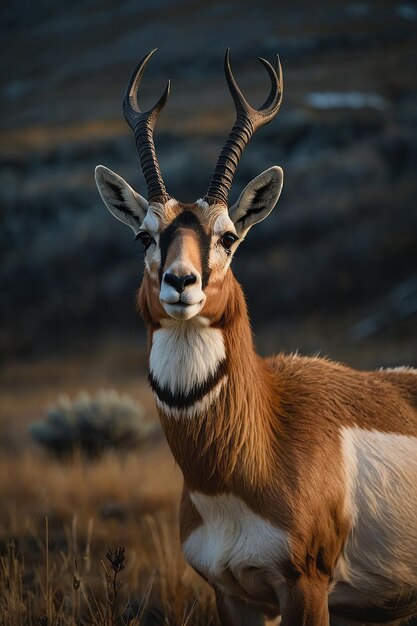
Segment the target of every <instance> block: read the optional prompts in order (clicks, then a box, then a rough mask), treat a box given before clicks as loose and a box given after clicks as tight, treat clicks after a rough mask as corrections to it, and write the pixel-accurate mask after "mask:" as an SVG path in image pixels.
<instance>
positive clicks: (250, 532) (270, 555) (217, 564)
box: [183, 492, 289, 594]
mask: <svg viewBox="0 0 417 626" xmlns="http://www.w3.org/2000/svg"><path fill="white" fill-rule="evenodd" d="M190 497H191V500H192V502H193V504H194V506H195V507H196V509H197V510H198V512H199V514H200V515H201V517H202V519H203V524H202V525H201V526H199V527H198V528H197V529H196V530H194V532H193V533H192V534H191V535H190V536H189V537H188V539H187V540H186V541H185V542H184V544H183V550H184V553H185V556H186V558H187V560H188V562H189V563H190V564H191V565H192V566H193V567H195V568H196V569H197V570H198V571H200V572H202V573H203V574H204V575H205V576H206V577H207V578H208V579H209V580H212V581H218V582H220V583H221V582H222V581H224V580H226V579H227V576H226V577H225V576H223V574H224V573H225V572H226V571H229V572H230V573H231V574H232V576H233V578H234V579H235V580H236V581H237V582H238V583H239V584H240V585H241V586H242V587H243V589H245V591H247V592H248V594H251V593H252V592H253V593H255V594H258V593H260V589H261V587H262V585H263V583H262V578H264V576H263V575H262V572H265V573H266V572H269V574H270V577H271V576H272V577H273V578H274V582H275V583H277V584H278V583H279V581H278V578H279V563H280V562H281V561H282V560H283V559H285V557H286V556H288V552H289V547H288V546H289V544H288V537H287V534H286V533H285V532H284V531H282V530H280V529H279V528H277V527H276V526H273V525H272V524H271V523H270V522H269V521H268V520H265V519H263V518H262V517H261V516H259V515H257V514H256V513H254V512H253V511H252V510H251V509H249V507H248V506H247V505H246V504H245V503H244V502H243V501H242V500H241V499H240V498H237V497H236V496H233V495H230V494H223V495H219V496H206V495H203V494H201V493H196V492H195V493H192V494H190ZM255 571H256V576H254V572H255ZM255 578H256V585H255ZM248 585H249V586H253V585H255V586H256V587H257V588H256V589H255V588H254V589H248Z"/></svg>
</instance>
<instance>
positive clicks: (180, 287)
mask: <svg viewBox="0 0 417 626" xmlns="http://www.w3.org/2000/svg"><path fill="white" fill-rule="evenodd" d="M164 280H165V282H166V283H167V284H168V285H171V287H174V289H176V291H178V293H182V292H183V291H184V289H185V287H186V286H187V285H193V284H194V283H195V282H196V281H197V276H194V274H187V276H176V275H175V274H168V273H166V274H165V275H164Z"/></svg>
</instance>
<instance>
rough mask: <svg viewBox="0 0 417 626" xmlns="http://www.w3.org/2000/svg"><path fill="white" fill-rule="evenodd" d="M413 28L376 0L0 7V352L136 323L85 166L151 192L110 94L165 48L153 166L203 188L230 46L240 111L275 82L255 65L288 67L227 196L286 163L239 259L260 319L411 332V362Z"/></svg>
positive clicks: (154, 93) (416, 131)
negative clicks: (168, 84) (243, 99)
mask: <svg viewBox="0 0 417 626" xmlns="http://www.w3.org/2000/svg"><path fill="white" fill-rule="evenodd" d="M294 5H296V6H294ZM416 26H417V5H416V4H414V3H410V2H404V3H399V2H395V3H394V2H388V1H385V2H384V1H383V0H379V1H378V2H376V1H374V2H347V1H341V2H338V3H334V2H330V1H325V0H323V1H321V2H320V3H313V4H311V3H309V2H306V1H305V0H302V1H298V2H296V3H293V2H280V3H279V8H278V3H276V2H272V1H269V0H260V1H259V2H257V3H254V2H248V1H246V0H244V1H240V0H229V1H225V0H223V1H218V2H209V1H207V0H184V1H182V2H181V3H178V2H173V1H172V0H158V1H157V2H150V1H149V0H146V1H143V2H136V1H134V0H126V1H122V2H116V1H115V0H114V1H111V2H108V1H106V2H105V1H104V0H74V1H73V2H71V3H68V2H52V1H51V0H48V1H47V0H44V1H43V2H37V3H29V2H28V1H27V0H16V2H14V3H13V4H10V5H8V7H6V8H4V9H3V19H2V20H1V29H2V31H1V41H0V47H1V54H0V81H1V96H2V97H1V101H0V112H1V115H0V120H1V121H0V161H1V167H0V183H1V184H0V202H1V214H2V230H1V241H0V254H1V266H0V291H1V293H2V309H3V311H2V317H3V320H4V323H3V324H2V328H1V335H0V341H1V343H0V345H1V347H2V350H3V353H4V354H28V353H31V354H36V353H38V352H39V351H40V350H42V351H54V350H56V349H57V347H58V348H59V349H65V347H66V346H67V345H68V344H71V345H76V344H77V341H78V339H80V341H81V340H82V341H83V342H84V343H85V341H86V339H87V340H88V341H92V340H94V339H95V338H97V337H101V336H102V335H103V333H105V334H114V333H117V334H118V335H120V334H122V335H124V334H129V333H131V332H132V329H135V332H137V330H138V328H139V324H138V323H137V321H136V318H135V313H134V306H133V294H134V291H135V289H136V287H137V286H138V284H139V282H140V275H141V263H142V262H141V257H140V253H139V249H138V247H137V244H135V242H134V241H133V240H132V237H131V234H130V232H129V231H128V229H125V228H123V227H122V226H120V225H119V224H118V223H117V222H116V221H115V220H113V219H112V218H111V217H110V215H109V214H108V213H107V211H106V209H105V207H104V205H103V204H102V203H101V200H100V199H99V196H98V193H97V191H96V189H95V186H94V182H93V170H94V166H95V165H96V164H97V163H103V164H105V165H107V166H108V167H110V168H112V169H114V170H116V171H117V172H119V173H120V174H121V175H122V176H123V177H125V178H126V179H127V180H128V181H129V182H130V183H131V184H132V185H133V186H135V187H136V188H137V189H138V190H139V191H140V190H142V191H143V190H144V183H143V178H142V175H141V173H140V171H139V166H138V158H137V154H136V151H135V147H134V140H133V136H132V135H131V132H130V130H129V129H128V128H127V126H126V125H125V123H124V120H123V116H122V111H121V100H122V94H123V92H124V89H125V85H126V82H127V80H128V77H129V75H130V72H131V70H132V68H133V66H134V65H135V63H136V62H137V60H138V59H139V58H140V57H141V56H142V55H143V54H144V53H145V52H147V51H148V50H150V49H151V48H154V47H158V48H159V49H158V53H157V54H156V55H155V56H154V57H153V59H152V61H151V63H150V65H149V68H148V69H147V73H146V76H145V79H144V81H143V89H142V92H141V102H143V106H144V107H146V106H147V105H150V104H151V103H153V101H154V100H155V98H157V97H159V95H160V93H161V91H162V89H163V87H164V84H165V81H166V79H167V78H169V77H170V78H171V79H172V82H173V91H172V96H171V99H170V102H169V104H168V106H167V108H166V110H165V111H164V113H163V115H162V117H161V118H160V121H159V123H158V127H157V132H156V144H157V150H158V155H159V160H160V163H161V167H162V170H163V173H164V177H165V181H166V184H167V187H168V189H169V190H170V192H171V193H172V195H174V196H176V197H178V198H180V199H182V200H185V201H191V200H193V199H195V198H196V197H199V196H202V195H203V194H204V192H205V190H206V188H207V184H208V182H209V179H210V176H211V172H212V169H213V167H214V163H215V161H216V158H217V155H218V152H219V150H220V148H221V146H222V144H223V142H224V140H225V137H226V135H227V132H228V130H229V129H230V127H231V125H232V123H233V104H232V101H231V98H230V94H229V93H228V91H227V87H226V85H225V80H224V76H223V69H222V58H223V54H224V49H225V47H226V46H231V54H232V63H233V67H234V68H235V73H236V75H237V77H238V79H239V81H240V83H241V85H242V88H243V89H244V90H245V92H246V93H247V94H248V98H249V99H250V100H251V101H252V102H253V103H255V104H256V103H260V102H261V101H262V100H263V98H264V97H265V93H266V92H267V89H268V82H267V77H266V74H265V72H264V70H263V69H262V67H261V66H260V64H259V63H258V62H256V60H255V59H256V57H257V56H265V57H266V58H269V59H272V58H273V56H274V55H275V53H276V52H279V54H280V56H281V60H282V64H283V68H284V78H285V98H284V105H283V107H282V110H281V112H280V114H279V117H278V119H277V120H276V121H275V122H274V123H273V124H271V125H270V126H268V127H266V128H264V129H262V130H261V131H260V132H259V134H258V135H257V136H256V137H255V138H254V139H253V140H252V142H251V144H250V146H249V147H248V149H247V151H246V153H245V155H244V157H243V159H242V162H241V165H240V167H239V170H238V174H237V176H236V178H235V184H234V188H233V194H232V197H236V195H237V194H238V193H239V191H240V190H241V188H242V187H243V186H244V185H245V184H246V183H247V182H248V181H249V180H250V179H251V178H253V177H254V176H255V175H257V174H258V173H259V172H260V171H261V170H262V169H265V168H267V167H268V166H270V165H272V164H275V163H278V164H281V165H282V166H283V168H284V170H285V174H286V181H285V188H284V192H283V195H282V197H281V200H280V203H279V205H278V207H277V209H276V210H275V212H274V213H273V214H272V215H271V217H270V218H269V219H268V220H267V221H266V222H264V223H263V224H261V225H259V226H258V227H257V228H256V229H255V230H254V231H253V232H252V233H251V235H250V236H249V237H248V240H247V241H246V243H245V246H244V247H243V246H242V249H241V250H240V251H239V254H238V258H237V259H236V261H235V269H236V272H237V274H238V276H239V278H240V279H241V280H242V282H243V284H244V287H245V291H246V293H247V295H248V300H249V303H250V307H251V312H252V318H253V320H254V324H255V328H259V327H260V326H261V324H263V325H265V324H266V325H268V327H273V325H274V324H281V323H285V322H286V320H289V319H291V320H294V319H302V318H306V317H308V316H314V315H318V316H320V317H321V318H323V319H325V320H328V321H329V324H331V323H332V321H334V320H335V319H337V318H338V316H340V315H342V314H343V315H344V314H346V312H347V311H358V314H357V315H356V317H355V315H354V316H353V318H354V319H356V318H357V320H358V321H359V322H360V323H359V324H357V325H356V326H355V327H354V328H353V329H352V334H351V338H352V340H353V339H355V340H357V339H358V338H361V337H366V336H369V335H372V334H374V333H378V332H379V331H380V330H381V329H383V328H388V329H391V330H392V329H394V330H395V332H398V333H401V332H405V331H404V330H403V328H405V327H403V324H406V328H407V332H408V333H409V342H411V345H412V346H414V348H413V350H414V354H415V356H416V357H417V332H411V333H410V329H412V328H413V327H414V331H415V329H416V328H417V203H416V198H417V178H416V167H417V81H416V63H415V61H416V58H417V44H416V41H417V39H416ZM87 345H89V343H87ZM408 354H409V355H410V353H408ZM411 356H412V353H411Z"/></svg>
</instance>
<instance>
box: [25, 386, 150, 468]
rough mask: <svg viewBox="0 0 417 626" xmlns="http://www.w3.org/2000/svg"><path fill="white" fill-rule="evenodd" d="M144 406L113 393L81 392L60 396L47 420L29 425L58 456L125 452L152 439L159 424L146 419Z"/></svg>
mask: <svg viewBox="0 0 417 626" xmlns="http://www.w3.org/2000/svg"><path fill="white" fill-rule="evenodd" d="M144 418H145V410H144V408H143V406H142V405H141V404H139V403H138V402H135V401H134V400H133V399H132V398H131V397H129V396H127V395H119V394H118V393H117V392H116V391H114V390H107V391H100V392H99V393H97V394H96V395H95V396H91V395H90V394H88V393H86V392H81V393H79V394H78V395H77V396H76V398H75V399H74V400H70V399H69V398H68V397H67V396H60V397H59V398H58V401H57V403H56V404H54V405H53V406H51V407H49V408H48V409H47V413H46V416H45V419H44V420H42V421H37V422H34V423H33V424H32V425H31V426H30V434H31V436H32V437H33V439H34V440H35V441H37V442H38V443H39V444H40V445H41V446H42V447H43V448H45V449H46V450H47V451H48V452H50V453H51V454H53V455H55V456H57V457H60V458H62V457H65V456H69V455H71V454H72V453H73V452H75V451H81V452H82V453H83V454H85V455H86V456H89V457H95V456H98V455H100V454H102V453H103V452H105V451H106V450H121V449H123V450H125V449H128V448H133V447H136V446H138V445H140V444H142V443H144V442H145V441H146V440H148V439H149V437H151V436H152V435H153V434H154V433H155V429H156V425H155V424H153V423H151V422H149V421H147V420H145V419H144Z"/></svg>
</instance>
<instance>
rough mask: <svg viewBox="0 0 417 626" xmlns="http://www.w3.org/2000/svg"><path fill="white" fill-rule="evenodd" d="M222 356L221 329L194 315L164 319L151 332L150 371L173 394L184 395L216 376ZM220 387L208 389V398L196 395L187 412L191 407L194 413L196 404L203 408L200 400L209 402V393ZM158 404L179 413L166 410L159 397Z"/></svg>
mask: <svg viewBox="0 0 417 626" xmlns="http://www.w3.org/2000/svg"><path fill="white" fill-rule="evenodd" d="M225 359H226V350H225V346H224V340H223V334H222V332H221V330H219V329H217V328H211V327H210V326H209V325H208V322H207V320H205V319H204V318H201V317H200V316H197V317H196V318H193V319H192V320H188V321H184V322H182V321H176V320H165V321H164V326H163V327H162V328H160V329H159V330H157V331H155V332H154V334H153V339H152V348H151V354H150V358H149V370H150V375H151V377H152V379H153V381H154V382H155V383H156V384H157V385H158V387H159V388H161V389H164V390H167V391H168V392H170V393H171V394H174V395H175V394H180V395H184V394H188V393H191V392H192V391H193V390H195V389H196V388H197V387H198V386H200V385H203V384H204V383H206V382H207V381H208V380H209V379H210V378H211V377H213V376H215V375H216V373H217V372H218V370H219V366H220V365H221V363H222V362H224V361H225ZM218 382H219V383H220V382H222V381H221V380H219V381H218ZM223 382H224V378H223ZM221 386H222V385H220V384H218V385H217V386H216V387H215V388H214V389H213V388H212V389H210V393H208V394H207V397H204V398H198V402H197V401H196V403H195V404H196V406H195V407H187V411H186V413H188V414H190V409H191V408H193V410H192V411H191V413H195V409H196V408H197V405H198V409H199V410H202V409H203V407H202V406H201V403H202V401H203V403H205V402H206V401H209V400H210V401H212V400H213V393H212V392H213V391H214V390H216V395H218V392H219V391H220V389H221ZM157 401H158V396H157ZM159 405H160V406H161V408H163V410H164V411H166V412H171V413H173V414H174V415H176V414H177V413H178V411H172V410H171V411H169V407H167V405H166V404H165V403H164V402H162V401H161V399H159Z"/></svg>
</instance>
